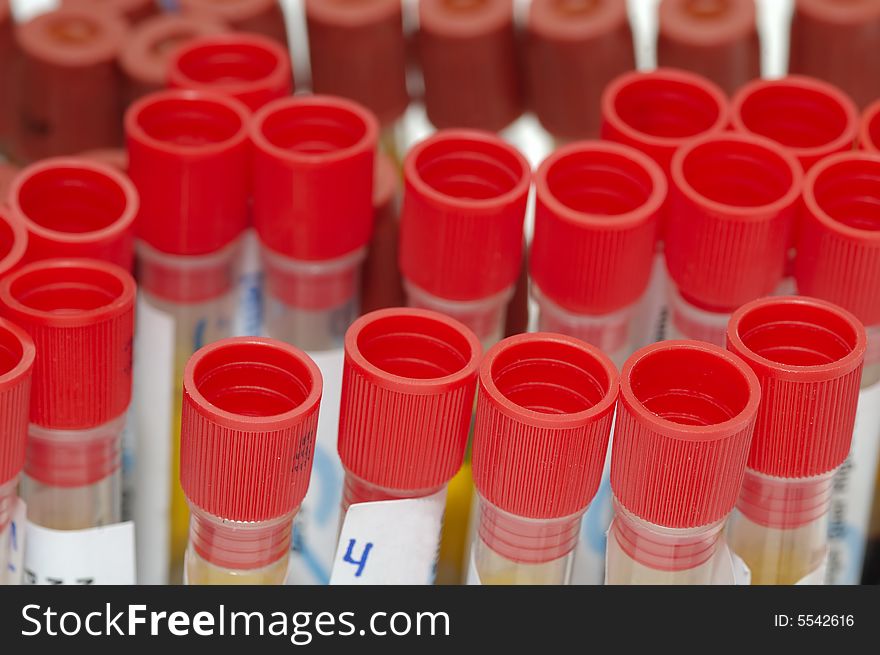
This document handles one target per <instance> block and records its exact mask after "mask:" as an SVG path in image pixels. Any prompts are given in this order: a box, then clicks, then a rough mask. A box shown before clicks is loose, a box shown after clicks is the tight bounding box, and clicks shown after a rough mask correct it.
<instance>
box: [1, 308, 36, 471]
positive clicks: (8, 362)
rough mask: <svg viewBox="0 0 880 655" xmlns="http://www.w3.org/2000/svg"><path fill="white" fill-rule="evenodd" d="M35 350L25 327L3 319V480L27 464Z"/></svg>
mask: <svg viewBox="0 0 880 655" xmlns="http://www.w3.org/2000/svg"><path fill="white" fill-rule="evenodd" d="M35 352H36V349H35V348H34V342H33V341H32V340H31V338H30V336H28V334H27V333H26V332H25V331H24V330H22V329H21V328H20V327H18V326H17V325H15V324H13V323H10V322H9V321H5V320H3V319H0V484H5V483H7V482H9V481H10V480H12V479H14V478H15V477H16V476H17V475H18V474H19V473H20V472H21V469H22V467H23V466H24V455H25V444H26V443H27V427H28V423H29V422H30V421H29V415H30V407H31V406H30V396H31V377H32V375H33V369H34V353H35Z"/></svg>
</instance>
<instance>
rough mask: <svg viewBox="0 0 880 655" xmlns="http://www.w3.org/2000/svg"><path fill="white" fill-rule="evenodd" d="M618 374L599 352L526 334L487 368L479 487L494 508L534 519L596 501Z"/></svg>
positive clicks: (489, 356) (478, 427) (478, 436)
mask: <svg viewBox="0 0 880 655" xmlns="http://www.w3.org/2000/svg"><path fill="white" fill-rule="evenodd" d="M617 390H618V374H617V369H616V368H615V367H614V364H612V363H611V360H610V359H608V357H607V356H605V355H604V354H603V353H602V352H601V351H599V349H598V348H596V347H594V346H590V345H587V344H586V343H584V342H583V341H580V340H578V339H574V338H572V337H568V336H563V335H560V334H551V333H537V334H519V335H516V336H513V337H509V338H507V339H505V340H503V341H501V342H500V343H498V344H496V345H495V346H493V347H492V348H491V349H490V350H489V351H488V352H487V353H486V356H485V358H484V359H483V363H482V364H481V366H480V385H479V391H478V394H477V417H476V424H475V427H474V451H473V465H474V469H473V471H474V483H475V484H476V487H477V489H478V490H479V492H480V495H481V496H482V497H483V498H485V499H486V500H488V501H489V502H490V503H491V504H492V505H494V506H495V507H497V508H499V509H501V510H503V511H505V512H509V513H511V514H514V515H516V516H523V517H527V518H532V519H553V518H562V517H565V516H571V515H572V514H576V513H579V512H583V511H584V510H585V509H586V508H587V505H589V504H590V502H591V501H592V499H593V496H595V495H596V490H597V489H598V488H599V481H600V479H601V478H602V469H603V467H604V466H605V455H606V451H607V450H608V437H609V435H610V432H611V421H612V419H613V417H614V405H615V402H616V400H617Z"/></svg>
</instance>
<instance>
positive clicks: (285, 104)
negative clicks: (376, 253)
mask: <svg viewBox="0 0 880 655" xmlns="http://www.w3.org/2000/svg"><path fill="white" fill-rule="evenodd" d="M250 134H251V139H252V141H253V143H254V146H255V152H254V161H253V180H254V207H253V211H254V226H255V227H256V229H257V233H258V234H259V235H260V240H261V241H262V242H263V244H265V245H266V246H268V247H269V248H270V249H272V250H274V251H275V252H277V253H278V254H281V255H285V256H287V257H292V258H294V259H300V260H322V259H335V258H337V257H341V256H343V255H347V254H349V253H351V252H354V251H355V250H359V249H360V248H363V247H364V246H366V245H367V243H368V242H369V240H370V235H371V233H372V229H373V166H374V162H375V159H376V147H377V141H378V135H379V124H378V122H377V121H376V118H375V116H373V114H372V113H370V112H369V111H368V110H366V109H364V108H363V107H361V106H360V105H358V104H356V103H354V102H351V101H350V100H344V99H342V98H333V97H330V96H301V97H296V98H285V99H282V100H276V101H274V102H271V103H269V104H268V105H266V106H265V107H263V108H262V109H261V110H260V111H258V112H257V113H256V115H255V116H254V118H253V120H252V121H251V127H250Z"/></svg>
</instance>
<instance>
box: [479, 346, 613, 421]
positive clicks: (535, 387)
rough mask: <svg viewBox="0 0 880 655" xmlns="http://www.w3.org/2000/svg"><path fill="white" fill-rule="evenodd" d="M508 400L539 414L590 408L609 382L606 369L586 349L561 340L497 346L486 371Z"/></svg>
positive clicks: (571, 412) (579, 410)
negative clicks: (498, 348)
mask: <svg viewBox="0 0 880 655" xmlns="http://www.w3.org/2000/svg"><path fill="white" fill-rule="evenodd" d="M490 374H491V376H492V382H493V383H494V384H495V387H496V388H497V389H498V391H499V392H500V393H501V394H502V395H503V396H504V397H505V398H507V399H508V400H509V401H510V402H512V403H514V404H516V405H518V406H520V407H522V408H524V409H528V410H531V411H533V412H539V413H541V414H576V413H579V412H584V411H587V410H589V409H591V408H593V407H595V406H596V405H597V404H598V403H599V402H601V401H602V399H604V398H605V397H606V396H607V395H608V392H609V390H610V387H611V380H610V378H609V374H608V370H607V368H606V367H605V365H604V364H603V362H601V361H600V360H599V359H598V358H596V357H595V356H594V355H592V354H591V353H590V352H589V351H587V350H584V349H583V348H578V347H577V346H575V345H573V344H570V343H565V342H561V341H550V340H541V341H537V340H530V341H521V342H519V343H513V344H511V345H509V346H508V347H505V348H502V349H500V351H499V352H498V353H497V355H496V356H495V358H494V360H493V361H492V368H491V372H490Z"/></svg>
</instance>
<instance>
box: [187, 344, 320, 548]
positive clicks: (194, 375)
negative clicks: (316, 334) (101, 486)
mask: <svg viewBox="0 0 880 655" xmlns="http://www.w3.org/2000/svg"><path fill="white" fill-rule="evenodd" d="M322 384H323V382H322V379H321V373H320V371H319V370H318V367H317V366H316V365H315V363H314V362H313V361H312V360H311V359H309V357H308V356H307V355H306V354H305V353H304V352H302V351H301V350H299V349H297V348H294V347H293V346H290V345H288V344H286V343H282V342H280V341H276V340H274V339H264V338H259V337H238V338H234V339H223V340H222V341H217V342H215V343H212V344H210V345H208V346H205V347H204V348H202V349H201V350H199V351H198V352H196V354H194V355H193V356H192V357H190V359H189V362H188V363H187V365H186V369H185V370H184V373H183V410H182V414H181V428H180V484H181V486H182V487H183V492H184V494H186V497H187V499H188V500H189V501H190V502H191V503H192V504H193V505H195V506H196V507H199V508H200V509H202V510H203V511H205V512H207V513H208V514H211V515H213V516H216V517H218V518H221V519H225V520H227V521H247V522H259V521H267V520H271V519H274V518H278V517H281V516H284V515H286V514H289V513H290V512H293V511H294V510H295V509H296V508H297V507H299V505H300V504H301V503H302V500H303V498H304V497H305V494H306V490H307V489H308V487H309V477H310V476H311V471H312V456H313V455H314V450H315V431H316V430H317V426H318V409H319V406H320V403H321V392H322ZM270 561H272V560H270Z"/></svg>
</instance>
